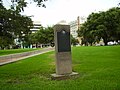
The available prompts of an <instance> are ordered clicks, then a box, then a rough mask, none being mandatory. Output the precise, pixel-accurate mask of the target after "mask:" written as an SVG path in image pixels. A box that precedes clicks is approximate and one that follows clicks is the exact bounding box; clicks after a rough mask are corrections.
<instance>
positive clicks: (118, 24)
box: [78, 7, 120, 45]
mask: <svg viewBox="0 0 120 90" xmlns="http://www.w3.org/2000/svg"><path fill="white" fill-rule="evenodd" d="M119 17H120V8H119V7H114V8H111V9H109V10H108V11H105V12H99V13H92V14H90V15H89V16H88V18H87V21H86V22H85V23H84V24H83V25H82V26H81V28H80V30H79V31H78V35H79V36H80V37H83V39H82V42H83V43H84V44H86V45H87V44H91V45H92V44H93V43H95V42H99V41H100V39H101V38H102V39H103V41H104V43H105V45H107V43H108V42H109V41H118V40H120V18H119Z"/></svg>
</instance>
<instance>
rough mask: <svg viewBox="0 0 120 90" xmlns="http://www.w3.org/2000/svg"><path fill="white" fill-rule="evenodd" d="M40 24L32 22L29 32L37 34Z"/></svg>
mask: <svg viewBox="0 0 120 90" xmlns="http://www.w3.org/2000/svg"><path fill="white" fill-rule="evenodd" d="M41 26H42V25H41V23H40V22H39V21H34V22H33V28H31V29H30V30H31V31H32V33H35V32H37V31H38V30H40V27H41Z"/></svg>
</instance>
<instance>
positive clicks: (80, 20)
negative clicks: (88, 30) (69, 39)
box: [69, 16, 86, 39]
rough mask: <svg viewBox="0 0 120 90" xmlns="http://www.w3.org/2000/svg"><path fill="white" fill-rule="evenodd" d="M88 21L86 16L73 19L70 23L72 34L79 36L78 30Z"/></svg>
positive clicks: (75, 36)
mask: <svg viewBox="0 0 120 90" xmlns="http://www.w3.org/2000/svg"><path fill="white" fill-rule="evenodd" d="M85 21H86V18H85V17H79V16H78V17H77V19H76V20H74V21H71V22H70V23H69V25H70V31H71V35H72V36H73V37H74V38H76V39H77V38H78V33H77V31H78V30H79V29H80V26H81V25H82V24H83V23H84V22H85Z"/></svg>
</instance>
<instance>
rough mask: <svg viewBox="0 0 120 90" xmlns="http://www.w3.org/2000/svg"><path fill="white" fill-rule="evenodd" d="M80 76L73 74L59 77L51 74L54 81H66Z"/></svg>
mask: <svg viewBox="0 0 120 90" xmlns="http://www.w3.org/2000/svg"><path fill="white" fill-rule="evenodd" d="M78 75H79V74H78V73H76V72H72V73H71V74H63V75H57V74H56V73H55V74H51V76H52V80H65V79H70V78H72V77H75V78H76V77H77V76H78Z"/></svg>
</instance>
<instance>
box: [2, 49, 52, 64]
mask: <svg viewBox="0 0 120 90" xmlns="http://www.w3.org/2000/svg"><path fill="white" fill-rule="evenodd" d="M53 50H54V48H44V49H41V50H35V51H29V52H24V53H18V54H11V55H5V56H0V66H2V65H5V64H8V63H12V62H15V61H19V60H22V59H25V58H29V57H33V56H36V55H39V54H43V53H47V52H50V51H53Z"/></svg>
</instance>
